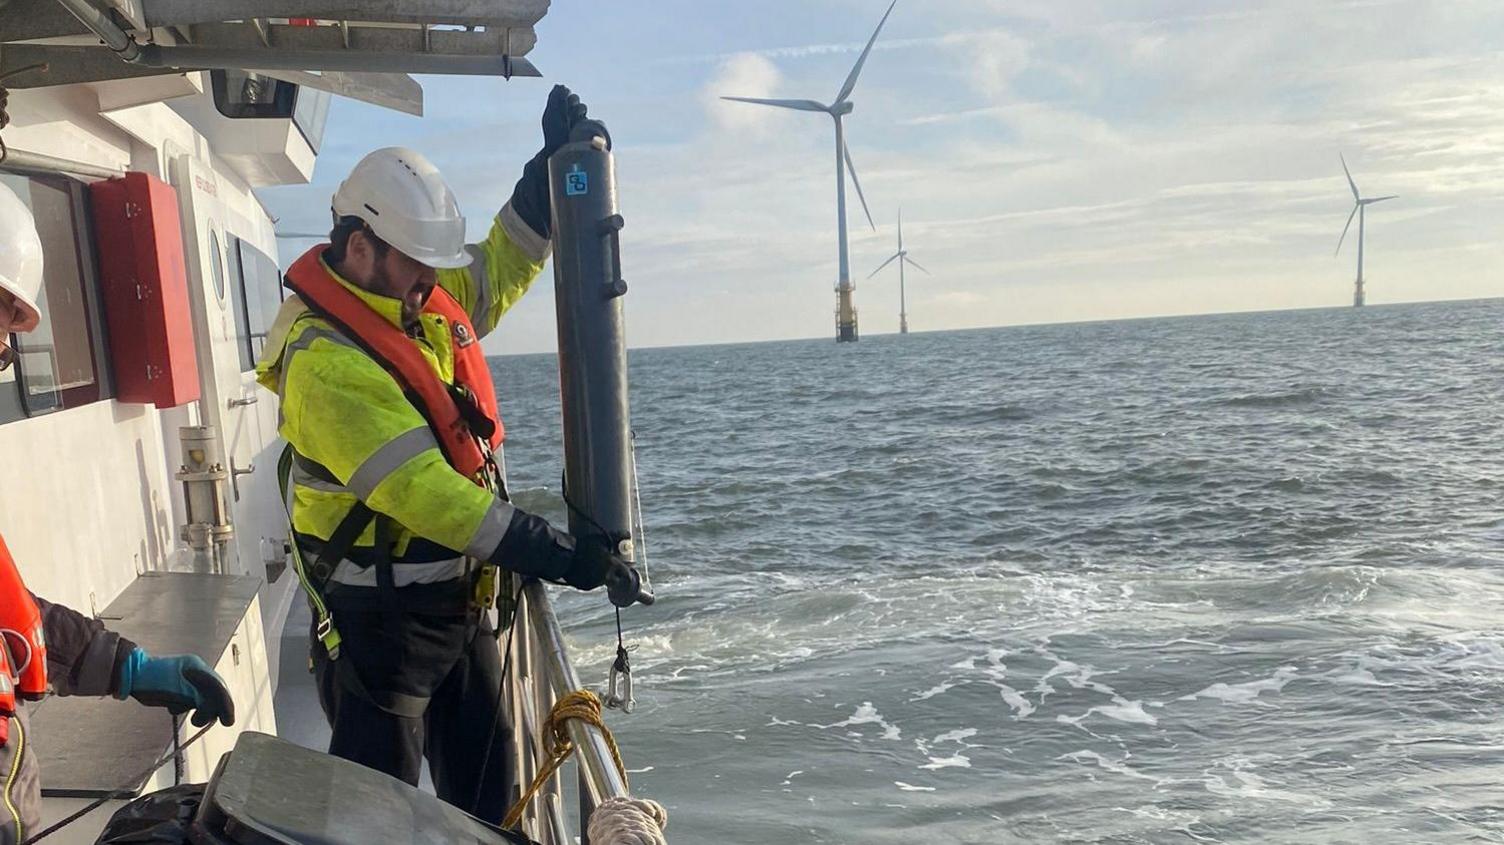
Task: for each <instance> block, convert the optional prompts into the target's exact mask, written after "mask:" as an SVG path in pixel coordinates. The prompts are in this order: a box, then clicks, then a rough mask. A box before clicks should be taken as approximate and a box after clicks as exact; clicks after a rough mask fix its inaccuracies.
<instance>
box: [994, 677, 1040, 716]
mask: <svg viewBox="0 0 1504 845" xmlns="http://www.w3.org/2000/svg"><path fill="white" fill-rule="evenodd" d="M997 688H998V691H1000V692H1001V693H1002V694H1003V703H1004V704H1007V705H1008V706H1009V707H1011V708H1013V718H1014V719H1022V718H1024V717H1025V716H1028V715H1029V714H1030V713H1033V712H1034V705H1033V704H1030V703H1029V700H1028V699H1027V698H1024V696H1023V693H1020V692H1019V691H1018V690H1016V689H1014V688H1013V687H1010V686H1008V685H1007V684H1001V683H1000V684H997Z"/></svg>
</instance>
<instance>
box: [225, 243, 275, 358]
mask: <svg viewBox="0 0 1504 845" xmlns="http://www.w3.org/2000/svg"><path fill="white" fill-rule="evenodd" d="M230 260H231V270H232V271H233V275H232V278H231V284H230V293H231V295H232V296H234V298H235V325H236V336H237V340H239V343H238V344H237V345H238V346H239V347H240V371H241V372H243V373H248V372H250V371H251V370H254V369H256V359H258V358H260V357H261V348H262V347H263V346H265V345H266V330H267V329H268V328H270V327H271V324H272V321H273V320H275V319H277V309H278V308H280V307H281V306H282V273H281V272H280V271H279V270H278V269H277V262H275V261H273V260H272V259H271V258H270V257H268V256H267V254H266V253H264V252H262V251H261V250H259V249H257V248H255V247H254V246H252V245H250V244H248V243H246V242H245V241H243V240H241V239H240V238H237V237H234V236H231V238H230Z"/></svg>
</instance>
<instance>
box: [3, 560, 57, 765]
mask: <svg viewBox="0 0 1504 845" xmlns="http://www.w3.org/2000/svg"><path fill="white" fill-rule="evenodd" d="M0 636H4V638H5V648H3V649H0V665H3V666H4V668H5V671H4V672H3V673H0V679H3V680H0V714H5V715H9V714H11V713H14V712H16V698H17V697H20V698H23V699H27V700H30V701H35V700H36V699H39V698H41V697H42V696H44V695H46V694H47V638H46V635H45V634H44V633H43V631H42V611H41V609H40V608H38V607H37V603H36V600H35V599H33V598H32V597H31V591H30V590H28V589H26V582H25V581H23V580H21V571H20V570H19V569H17V568H16V561H15V559H14V558H12V557H11V556H10V549H8V548H6V547H5V538H3V537H0ZM3 742H4V740H3V738H0V744H3Z"/></svg>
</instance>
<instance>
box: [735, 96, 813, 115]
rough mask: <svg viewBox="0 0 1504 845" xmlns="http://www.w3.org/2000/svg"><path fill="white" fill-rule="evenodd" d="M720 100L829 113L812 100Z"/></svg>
mask: <svg viewBox="0 0 1504 845" xmlns="http://www.w3.org/2000/svg"><path fill="white" fill-rule="evenodd" d="M721 99H722V100H735V101H736V102H738V103H756V104H757V105H759V106H777V107H778V108H781V109H794V110H796V111H820V112H828V111H830V108H829V107H828V106H826V105H825V104H823V103H817V102H815V101H814V100H764V99H762V98H760V97H722V98H721Z"/></svg>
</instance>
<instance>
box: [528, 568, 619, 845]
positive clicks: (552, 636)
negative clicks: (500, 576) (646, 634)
mask: <svg viewBox="0 0 1504 845" xmlns="http://www.w3.org/2000/svg"><path fill="white" fill-rule="evenodd" d="M518 595H519V603H518V606H517V608H516V609H515V612H516V613H517V614H518V617H519V618H518V619H517V624H516V627H515V628H514V629H513V631H512V635H511V655H510V661H507V665H508V667H509V668H508V672H507V679H506V680H507V702H506V706H507V707H508V708H509V712H508V716H509V718H510V720H511V726H512V738H513V743H512V764H513V765H512V771H513V772H514V773H516V784H515V786H514V787H513V793H512V800H514V801H515V800H516V799H517V798H518V797H520V796H521V794H522V793H523V792H524V791H525V790H526V789H527V788H528V786H529V785H531V784H532V782H533V779H534V777H536V776H537V773H538V771H539V770H540V769H541V768H543V766H544V765H545V764H546V763H547V762H548V753H547V750H546V749H545V748H544V747H543V745H542V743H543V727H544V723H545V722H546V721H547V720H548V715H549V713H550V712H552V711H553V708H554V704H555V703H556V702H558V701H559V700H560V699H561V698H563V697H564V696H566V695H568V694H569V693H571V692H574V691H576V690H579V689H582V686H581V685H580V678H579V675H578V674H576V672H575V670H574V666H572V665H571V664H570V662H569V654H568V651H567V650H566V648H565V646H564V634H563V631H562V630H561V629H560V628H559V620H558V618H557V617H556V616H555V615H554V609H553V605H552V604H551V603H550V602H549V598H548V593H547V592H546V590H545V588H544V586H543V584H542V583H540V582H537V581H533V582H530V583H529V584H527V586H526V587H524V588H523V589H522V591H521V592H520V593H519V594H518ZM501 642H502V644H503V647H505V644H506V642H507V638H505V637H503V638H502V640H501ZM506 658H507V655H505V654H503V660H504V661H505V660H506ZM566 724H567V726H568V731H569V737H570V740H571V741H572V742H573V743H574V747H575V751H574V755H573V757H572V758H571V759H572V763H566V764H565V765H564V766H563V767H561V768H560V769H559V771H558V772H555V773H554V775H553V777H551V778H550V779H549V780H548V782H547V783H546V784H544V786H543V788H542V789H541V790H540V791H539V793H538V795H537V797H536V798H534V799H533V800H532V801H531V802H530V804H529V806H528V807H527V810H526V812H525V813H524V815H523V816H522V822H521V824H522V832H523V833H524V834H526V835H527V836H530V837H532V838H533V839H534V840H536V841H538V842H540V843H543V845H570V843H574V842H576V841H578V842H579V843H580V845H589V842H590V840H589V838H588V835H587V832H586V828H587V827H588V824H589V820H590V815H591V813H593V812H594V811H595V808H596V807H597V806H599V805H600V803H601V802H602V801H604V800H606V799H607V798H611V797H615V796H625V795H626V794H627V786H626V783H624V782H623V780H622V777H621V775H620V774H619V773H618V772H617V770H616V764H615V762H614V758H613V756H612V754H611V747H610V745H609V744H608V742H607V740H606V737H605V735H603V734H602V733H601V731H600V730H599V729H598V728H596V727H594V726H593V725H588V724H586V723H584V722H581V721H579V720H575V719H571V720H569V721H568V722H567V723H566ZM570 765H573V767H574V769H575V772H576V777H577V783H578V786H577V787H576V788H574V789H571V790H569V791H568V792H566V790H565V788H564V777H563V775H562V774H561V773H562V772H564V771H567V770H568V768H569V767H570ZM571 797H572V798H573V799H574V802H575V803H576V804H577V805H578V806H577V808H576V812H574V813H570V812H569V811H568V810H567V809H566V807H567V805H568V803H569V801H570V798H571ZM571 816H572V817H573V819H574V820H575V822H574V824H575V825H577V828H578V832H577V833H576V834H575V835H570V833H569V828H570V827H571V818H570V817H571ZM576 836H578V839H576V838H575V837H576Z"/></svg>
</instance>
